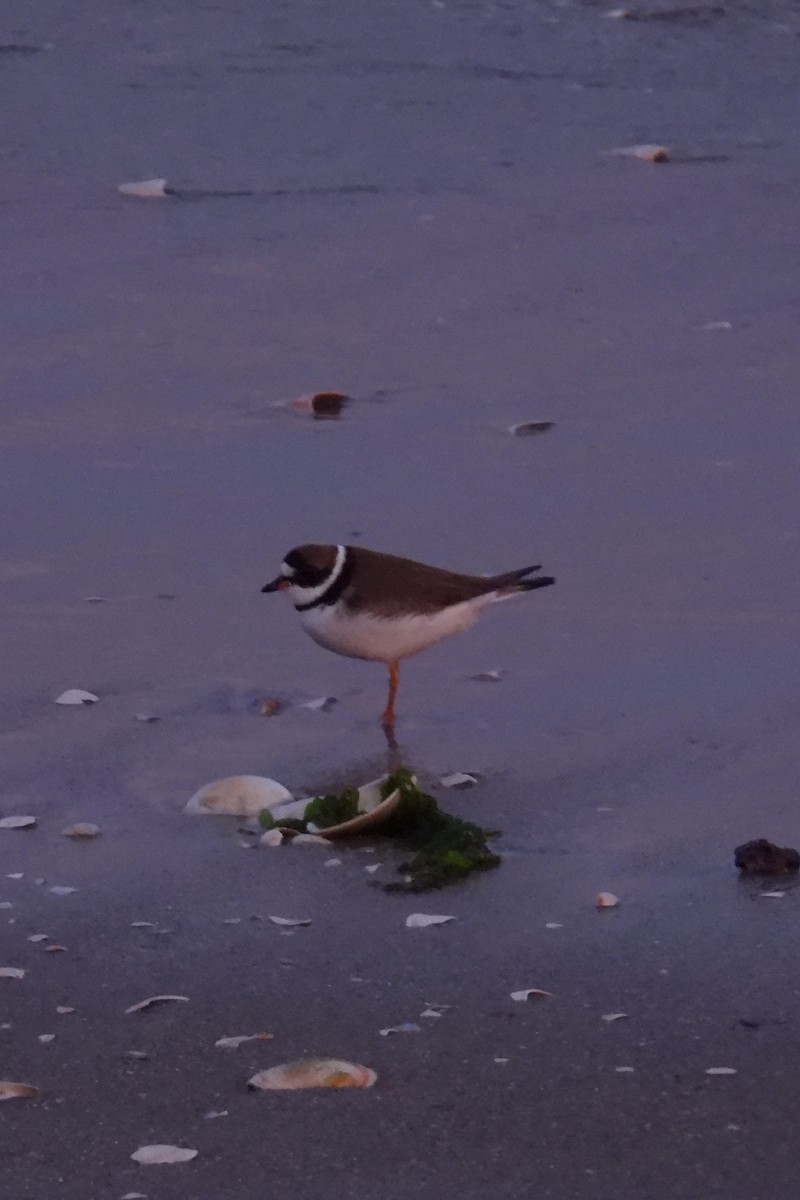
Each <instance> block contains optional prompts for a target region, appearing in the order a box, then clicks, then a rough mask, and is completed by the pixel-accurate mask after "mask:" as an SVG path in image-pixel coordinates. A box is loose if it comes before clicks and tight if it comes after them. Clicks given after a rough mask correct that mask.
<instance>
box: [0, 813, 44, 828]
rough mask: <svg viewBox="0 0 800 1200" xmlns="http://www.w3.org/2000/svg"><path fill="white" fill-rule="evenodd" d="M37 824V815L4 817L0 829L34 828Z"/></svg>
mask: <svg viewBox="0 0 800 1200" xmlns="http://www.w3.org/2000/svg"><path fill="white" fill-rule="evenodd" d="M35 825H36V817H30V816H27V817H3V819H2V820H0V829H33V828H34V826H35Z"/></svg>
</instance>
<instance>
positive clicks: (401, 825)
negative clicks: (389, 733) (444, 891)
mask: <svg viewBox="0 0 800 1200" xmlns="http://www.w3.org/2000/svg"><path fill="white" fill-rule="evenodd" d="M397 788H399V789H400V803H399V805H398V807H397V809H396V810H395V812H394V813H393V814H392V815H391V816H390V817H389V818H388V819H387V821H386V823H385V825H383V827H382V829H381V832H382V833H384V834H386V835H387V836H388V837H396V838H398V839H399V840H400V841H402V842H404V843H405V844H406V846H408V848H409V850H415V851H416V853H415V854H414V857H413V858H411V859H410V860H409V861H408V862H406V863H402V864H401V865H400V867H399V870H400V871H402V872H403V874H404V875H406V876H408V878H407V879H404V880H402V881H399V880H398V881H397V882H395V883H387V884H384V885H383V886H384V890H385V891H387V892H425V891H431V890H433V889H435V888H441V887H446V886H447V885H448V884H449V883H456V882H457V881H458V880H460V879H465V878H466V876H467V875H471V874H472V872H473V871H486V870H489V868H491V867H497V866H499V865H500V859H499V857H498V855H496V854H494V853H493V852H492V851H491V850H490V849H489V847H488V845H487V841H488V839H489V838H490V837H493V836H496V833H497V831H496V830H490V829H481V827H480V826H479V825H474V824H473V823H472V822H471V821H462V820H461V819H460V818H459V817H454V816H452V815H451V814H450V813H446V812H443V811H442V810H441V808H439V805H438V804H437V803H436V801H435V800H434V798H433V796H428V795H426V793H425V792H423V791H421V790H420V789H419V787H417V784H416V783H415V781H414V777H413V775H412V774H411V772H410V771H407V770H406V769H405V768H401V769H400V770H399V771H395V773H394V774H393V775H391V776H390V777H389V778H388V779H387V780H386V782H385V783H384V785H383V787H382V789H381V794H382V796H383V798H384V799H385V798H386V797H387V796H389V795H391V793H392V792H393V791H395V789H397Z"/></svg>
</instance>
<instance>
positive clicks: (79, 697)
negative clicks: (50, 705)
mask: <svg viewBox="0 0 800 1200" xmlns="http://www.w3.org/2000/svg"><path fill="white" fill-rule="evenodd" d="M99 699H100V697H99V696H95V694H94V692H85V691H84V690H83V688H67V690H66V691H65V692H62V693H61V695H60V696H56V704H97V701H98V700H99Z"/></svg>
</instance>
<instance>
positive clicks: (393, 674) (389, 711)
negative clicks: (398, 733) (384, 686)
mask: <svg viewBox="0 0 800 1200" xmlns="http://www.w3.org/2000/svg"><path fill="white" fill-rule="evenodd" d="M399 683H400V664H399V663H398V662H391V663H389V699H388V701H387V702H386V711H385V712H384V714H383V717H382V718H381V720H382V722H383V726H384V728H385V729H393V728H394V702H395V700H396V699H397V687H398V684H399Z"/></svg>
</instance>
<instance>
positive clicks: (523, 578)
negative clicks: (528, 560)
mask: <svg viewBox="0 0 800 1200" xmlns="http://www.w3.org/2000/svg"><path fill="white" fill-rule="evenodd" d="M541 569H542V567H541V563H537V564H536V565H535V566H533V567H523V568H522V569H521V570H519V571H507V572H506V573H505V574H504V575H493V576H492V578H491V579H490V580H489V583H490V584H491V585H492V590H493V591H495V592H498V593H499V595H498V599H500V598H505V597H506V596H513V595H515V593H516V592H532V591H533V590H534V589H535V588H543V587H550V585H551V584H553V583H555V578H554V577H553V576H552V575H538V576H537V577H536V579H528V578H527V576H528V575H532V574H533V573H534V571H541Z"/></svg>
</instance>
